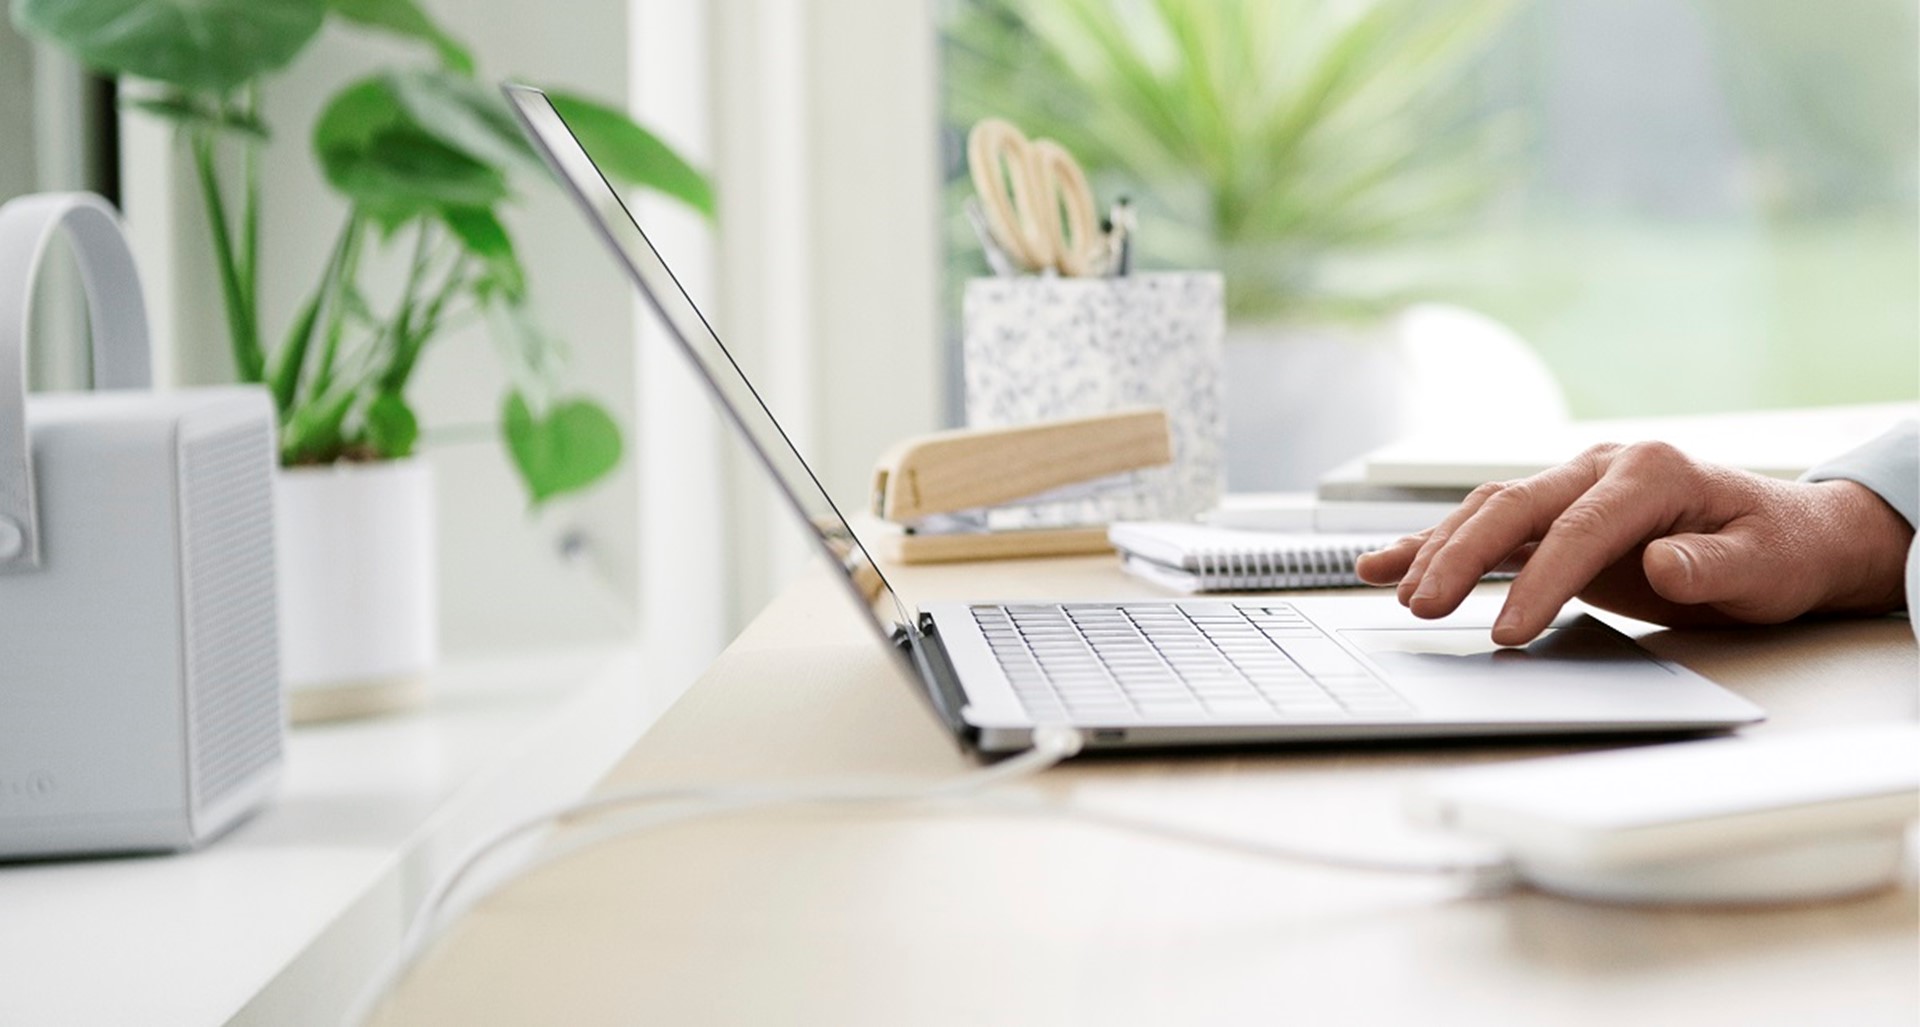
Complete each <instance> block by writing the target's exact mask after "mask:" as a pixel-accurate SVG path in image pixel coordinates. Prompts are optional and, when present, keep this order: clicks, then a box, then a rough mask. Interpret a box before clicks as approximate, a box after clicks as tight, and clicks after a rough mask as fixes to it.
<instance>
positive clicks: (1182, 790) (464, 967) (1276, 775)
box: [378, 558, 1920, 1027]
mask: <svg viewBox="0 0 1920 1027" xmlns="http://www.w3.org/2000/svg"><path fill="white" fill-rule="evenodd" d="M898 583H899V584H900V585H901V587H902V588H903V589H904V590H905V591H907V593H908V594H910V595H911V596H913V597H914V598H915V599H917V600H920V601H925V600H928V599H936V598H942V599H975V598H1002V599H1013V598H1021V597H1031V598H1045V597H1052V598H1059V597H1088V598H1097V597H1108V598H1117V597H1122V596H1134V595H1139V594H1142V593H1144V592H1148V591H1150V589H1148V587H1147V586H1145V585H1143V584H1141V583H1139V582H1137V581H1134V580H1132V579H1129V578H1126V577H1124V576H1123V575H1122V574H1120V572H1119V571H1118V570H1117V569H1116V568H1115V567H1114V564H1113V561H1112V560H1111V559H1110V558H1090V559H1077V560H1055V561H1033V562H1027V563H1022V564H1009V565H998V566H993V565H976V566H971V567H966V566H952V567H926V568H914V569H911V571H910V572H902V573H900V575H899V578H898ZM832 584H833V583H832V582H830V581H828V580H827V579H825V578H824V577H814V578H811V579H809V580H807V581H805V582H803V583H801V584H800V585H798V586H796V587H795V588H793V589H791V590H790V591H789V592H788V593H787V594H785V595H784V596H783V597H782V598H781V599H779V600H778V601H777V602H776V603H775V604H774V605H773V606H772V607H770V608H769V609H768V610H767V611H766V612H765V613H764V614H763V615H762V616H761V617H760V618H759V619H758V620H756V621H755V622H754V623H753V625H752V626H751V627H750V628H749V629H748V630H747V631H746V632H745V633H744V634H743V635H742V636H741V637H740V638H739V639H738V640H737V641H736V642H735V643H734V644H733V645H732V646H731V647H729V648H728V649H727V651H726V652H725V653H724V654H723V655H722V656H721V657H720V658H719V659H718V660H717V661H716V662H715V663H714V665H713V667H712V668H711V669H710V670H709V672H708V674H707V675H706V677H705V678H704V679H703V680H702V681H701V682H699V683H697V684H696V685H695V686H694V687H693V689H692V690H691V691H689V692H688V694H687V695H686V696H685V697H684V698H683V699H682V700H681V701H680V703H679V704H678V705H677V706H676V707H675V708H674V709H673V710H671V711H669V712H668V714H667V715H666V716H665V717H663V718H662V719H661V721H660V723H659V724H658V725H657V726H656V727H655V728H654V729H653V730H652V731H651V732H650V733H649V734H648V736H647V737H646V738H644V739H643V740H642V741H641V742H640V744H639V745H637V746H636V747H635V748H634V750H633V751H632V753H631V754H630V755H629V756H628V757H627V758H626V760H625V761H623V762H622V763H621V764H620V766H619V768H618V769H617V770H616V771H615V772H614V773H613V774H612V775H610V776H609V777H608V778H607V781H606V782H605V786H607V787H613V786H632V785H637V784H641V783H649V782H667V781H718V780H769V779H778V780H786V781H793V780H796V779H801V778H807V777H818V776H833V777H844V776H847V775H855V774H857V775H886V774H892V775H911V776H923V777H938V776H943V775H950V774H954V773H957V772H960V771H961V770H963V769H964V768H966V767H967V766H968V765H969V764H968V761H967V760H966V759H965V758H963V757H962V756H961V755H960V754H959V753H957V752H956V751H955V749H954V747H953V745H952V744H951V742H950V741H949V740H948V739H947V737H946V736H945V734H944V733H943V732H942V731H941V730H940V729H939V728H937V727H936V726H935V724H934V723H933V721H932V720H931V719H930V717H929V716H928V715H927V714H926V712H925V711H924V710H923V709H922V708H921V706H920V702H919V699H918V698H917V697H916V696H915V695H914V694H913V693H912V692H911V691H910V690H909V688H908V687H907V686H906V685H905V684H904V683H902V682H901V681H900V680H899V679H898V678H897V677H896V676H895V672H894V670H893V666H892V664H891V663H890V662H889V661H888V659H887V657H886V656H885V655H884V654H883V653H882V652H881V651H880V650H879V648H878V647H877V646H875V645H874V643H873V641H872V640H871V637H870V636H868V635H866V634H864V632H865V631H866V630H867V629H866V628H865V627H864V626H862V625H861V624H859V623H858V622H857V621H856V620H855V619H854V618H853V616H852V615H851V613H850V611H849V610H848V609H846V607H845V600H844V599H843V598H842V597H841V596H840V595H839V594H837V593H836V592H835V591H834V588H833V587H832ZM1641 629H1642V630H1645V628H1644V626H1641ZM1647 641H1648V643H1649V644H1650V645H1651V646H1652V647H1653V648H1654V649H1655V650H1656V651H1658V652H1660V653H1661V654H1663V655H1665V656H1668V657H1671V658H1674V659H1676V660H1679V661H1680V662H1682V663H1685V664H1688V665H1690V666H1692V667H1694V668H1695V669H1697V670H1699V671H1701V672H1702V673H1705V674H1707V675H1708V676H1709V677H1712V678H1714V679H1716V680H1719V681H1721V682H1723V683H1726V684H1727V685H1729V686H1730V687H1732V688H1733V689H1735V690H1736V691H1738V692H1741V693H1742V694H1744V695H1746V696H1748V697H1749V698H1751V699H1753V700H1755V701H1757V702H1759V703H1760V704H1761V705H1763V706H1765V707H1767V708H1768V709H1769V710H1770V711H1771V713H1772V715H1773V719H1772V720H1771V721H1770V722H1769V723H1767V724H1766V725H1763V726H1761V727H1760V728H1758V729H1757V730H1760V731H1792V730H1796V729H1801V728H1805V727H1809V726H1813V725H1817V724H1834V723H1845V722H1862V721H1873V720H1882V719H1887V718H1913V717H1914V716H1915V715H1916V687H1915V685H1916V663H1915V649H1914V644H1913V640H1912V637H1911V636H1910V635H1909V634H1908V631H1907V628H1906V625H1905V624H1904V622H1902V621H1898V620H1893V619H1883V620H1875V621H1856V622H1836V623H1826V624H1804V625H1792V626H1787V627H1783V628H1776V629H1766V630H1753V631H1742V632H1684V633H1683V632H1664V633H1657V634H1654V635H1651V636H1649V637H1648V639H1647ZM1556 748H1559V747H1556V746H1548V745H1534V746H1521V745H1515V744H1512V743H1485V744H1473V745H1427V746H1417V747H1398V748H1366V747H1354V746H1349V747H1339V748H1326V749H1317V750H1294V751H1283V750H1267V751H1243V752H1236V753H1230V754H1218V755H1185V756H1180V757H1159V758H1146V759H1105V760H1083V761H1076V762H1074V763H1071V764H1068V765H1066V766H1063V767H1060V768H1057V769H1056V770H1054V771H1050V772H1048V773H1047V774H1046V775H1045V776H1044V777H1042V778H1040V779H1039V780H1038V781H1037V782H1036V783H1035V787H1039V788H1044V789H1046V790H1048V791H1050V792H1053V793H1056V794H1061V795H1071V796H1072V797H1073V798H1074V799H1075V800H1076V801H1079V802H1086V803H1100V804H1107V805H1112V806H1115V807H1120V808H1124V809H1128V810H1135V811H1141V812H1145V813H1149V814H1151V815H1153V816H1156V817H1164V818H1168V819H1176V820H1180V821H1185V822H1190V823H1193V824H1199V825H1206V826H1208V827H1211V828H1215V829H1219V830H1229V831H1245V832H1249V833H1253V834H1259V835H1264V836H1268V837H1271V838H1274V839H1313V840H1316V841H1321V842H1324V843H1326V844H1328V845H1331V846H1338V847H1341V848H1346V847H1351V848H1355V849H1360V850H1379V849H1386V850H1389V851H1391V850H1393V849H1395V848H1397V847H1401V846H1407V845H1413V844H1418V843H1419V841H1420V839H1419V837H1418V836H1417V834H1416V833H1415V832H1413V831H1412V829H1410V828H1409V827H1408V826H1407V824H1406V823H1405V821H1404V819H1403V817H1402V815H1401V812H1400V795H1401V791H1402V789H1403V788H1404V787H1405V785H1406V784H1407V783H1408V781H1409V780H1411V779H1412V778H1413V777H1414V776H1415V775H1417V774H1419V773H1421V772H1424V771H1427V770H1429V769H1431V768H1434V767H1440V766H1452V765H1460V764H1467V763H1477V762H1484V761H1489V760H1497V759H1510V758H1514V757H1517V756H1524V755H1535V754H1541V753H1545V752H1551V751H1555V750H1556ZM1917 913H1920V911H1917V910H1916V905H1915V894H1914V892H1913V891H1912V890H1911V888H1910V887H1909V888H1903V889H1900V890H1896V891H1892V892H1887V893H1882V894H1879V895H1876V896H1873V897H1870V898H1866V899H1862V900H1858V901H1853V902H1847V903H1840V904H1834V905H1816V906H1808V907H1804V908H1784V909H1748V910H1731V911H1728V910H1697V909H1658V910H1636V909H1626V908H1609V907H1604V906H1592V905H1583V904H1578V903H1573V902H1567V901H1563V900H1559V899H1555V898H1550V897H1546V896H1542V895H1536V894H1530V893H1521V894H1516V895H1512V896H1509V897H1504V898H1497V899H1483V900H1471V899H1464V898H1461V897H1459V896H1458V895H1457V894H1456V893H1455V891H1454V890H1453V889H1452V887H1451V886H1449V885H1447V884H1444V883H1440V882H1436V881H1430V880H1424V879H1402V878H1383V877H1373V876H1365V875H1359V874H1350V873H1340V872H1333V871H1327V870H1322V869H1315V868H1310V867H1301V866H1291V865H1283V864H1274V863H1269V862H1263V861H1256V860H1253V859H1250V858H1244V857H1236V856H1231V855H1224V854H1220V853H1216V852H1211V851H1204V850H1194V849H1189V848H1184V847H1180V846H1177V845H1173V844H1170V843H1163V842H1158V841H1149V840H1141V839H1137V838H1134V837H1130V836H1120V835H1113V834H1107V833H1103V832H1101V831H1099V830H1097V829H1092V828H1087V827H1082V826H1078V825H1074V824H1064V823H1058V822H1044V821H1034V820H1017V821H1013V820H993V819H986V818H975V817H961V816H946V817H935V816H920V817H901V816H864V815H856V814H848V813H844V812H843V813H833V814H830V813H823V812H812V813H784V814H770V815H765V816H760V817H756V818H752V819H741V820H731V821H721V822H711V823H704V824H699V825H693V826H686V827H682V828H676V829H674V830H670V831H663V832H659V833H657V834H653V835H648V836H646V837H643V838H638V839H631V840H626V841H622V842H618V843H614V844H610V845H607V846H604V847H602V848H599V849H596V850H593V851H591V852H588V853H585V854H582V855H579V856H576V857H574V858H572V859H570V860H568V861H566V862H563V863H560V864H556V865H554V866H552V867H549V868H547V869H545V870H543V871H541V872H539V873H537V874H535V875H533V876H531V877H528V878H525V879H523V880H521V881H519V882H517V883H515V884H514V885H512V886H510V887H508V888H507V889H505V890H503V891H502V892H500V893H499V894H497V895H495V896H493V897H492V898H491V899H489V900H487V901H486V902H484V903H482V904H481V905H480V906H479V907H477V909H476V910H475V911H474V912H473V913H472V914H470V915H469V916H467V917H466V918H465V919H463V920H462V921H460V922H459V923H457V924H456V925H454V927H453V928H452V930H451V931H450V932H449V933H448V934H447V936H446V937H445V938H444V939H443V941H442V943H441V944H440V945H439V946H438V947H437V948H435V949H434V950H432V951H431V952H430V953H429V954H428V955H427V957H426V958H425V959H424V960H423V961H422V963H421V964H420V965H419V967H418V968H417V969H416V971H415V973H414V974H413V975H412V976H411V977H410V978H409V979H408V980H406V981H405V982H403V983H402V985H401V986H400V987H399V988H398V989H397V991H396V992H395V993H394V995H393V996H392V998H391V1000H390V1001H389V1002H388V1003H387V1005H386V1006H385V1007H384V1008H383V1009H382V1011H381V1015H380V1016H379V1017H378V1022H380V1023H382V1024H387V1025H392V1024H493V1023H501V1024H506V1023H512V1024H522V1023H565V1024H616V1023H619V1024H631V1023H701V1024H835V1025H846V1024H888V1025H893V1024H909V1023H910V1024H979V1023H1043V1024H1070V1023H1103V1024H1105V1023H1312V1024H1328V1023H1333V1024H1344V1023H1351V1024H1400V1023H1409V1024H1412V1023H1418V1024H1431V1023H1459V1024H1473V1025H1483V1024H1490V1023H1491V1024H1509V1023H1512V1024H1519V1023H1528V1024H1532V1023H1541V1024H1546V1023H1551V1024H1555V1025H1565V1024H1595V1025H1601V1024H1605V1025H1609V1027H1612V1025H1620V1024H1668V1023H1687V1024H1729V1025H1733V1024H1738V1025H1742V1027H1748V1025H1754V1024H1794V1025H1804V1024H1815V1023H1819V1024H1848V1025H1858V1027H1872V1025H1878V1024H1900V1025H1908V1027H1910V1025H1912V1024H1913V1023H1914V1022H1915V1021H1916V1019H1917V1018H1920V915H1917Z"/></svg>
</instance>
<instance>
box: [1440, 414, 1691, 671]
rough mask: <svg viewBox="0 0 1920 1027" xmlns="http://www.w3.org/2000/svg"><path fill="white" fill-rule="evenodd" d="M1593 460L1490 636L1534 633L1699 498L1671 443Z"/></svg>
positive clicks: (1503, 640)
mask: <svg viewBox="0 0 1920 1027" xmlns="http://www.w3.org/2000/svg"><path fill="white" fill-rule="evenodd" d="M1597 465H1598V466H1601V467H1602V468H1603V470H1602V473H1601V475H1600V477H1599V480H1598V481H1596V482H1595V483H1594V485H1593V487H1592V488H1590V489H1587V490H1586V491H1585V492H1583V493H1582V494H1580V495H1579V496H1578V497H1577V498H1575V499H1574V500H1572V501H1571V502H1570V503H1567V504H1566V505H1565V507H1564V509H1563V510H1561V512H1560V513H1559V514H1558V515H1557V516H1554V517H1553V518H1552V519H1551V522H1550V523H1549V525H1548V526H1547V528H1546V530H1545V533H1544V534H1543V535H1542V537H1541V539H1540V544H1539V546H1538V547H1537V548H1536V549H1535V550H1534V553H1533V555H1532V557H1531V558H1529V559H1528V561H1527V566H1526V567H1525V568H1524V569H1522V570H1521V572H1520V574H1519V576H1518V577H1516V578H1514V581H1513V586H1512V587H1511V588H1510V589H1508V591H1507V600H1506V604H1505V605H1504V606H1503V607H1502V608H1501V611H1500V616H1499V617H1498V618H1497V619H1496V620H1495V621H1494V626H1493V640H1494V641H1495V642H1497V643H1499V644H1501V645H1523V644H1525V643H1526V642H1528V641H1530V640H1531V639H1533V638H1534V637H1535V636H1537V635H1539V634H1540V632H1541V631H1543V630H1545V629H1546V626H1547V625H1548V624H1549V623H1550V622H1552V620H1553V618H1554V616H1555V615H1556V614H1558V613H1559V612H1560V608H1561V607H1562V606H1565V605H1566V603H1567V601H1568V600H1570V599H1572V598H1573V597H1574V596H1576V595H1579V594H1580V592H1581V591H1582V590H1584V589H1585V588H1586V587H1587V586H1588V585H1589V584H1590V583H1592V582H1593V580H1594V579H1595V578H1596V577H1598V576H1599V575H1600V573H1601V572H1602V571H1604V570H1606V569H1607V568H1608V567H1610V566H1612V565H1613V564H1615V563H1617V562H1619V561H1620V560H1621V559H1622V558H1623V557H1625V556H1627V555H1628V554H1630V553H1632V552H1633V551H1634V550H1635V549H1636V548H1638V547H1640V546H1641V545H1643V544H1645V543H1646V542H1647V540H1648V539H1650V538H1656V537H1658V536H1660V535H1663V534H1665V533H1666V531H1667V530H1669V529H1670V528H1671V526H1672V525H1673V524H1674V523H1675V522H1676V521H1677V520H1679V518H1680V515H1681V512H1682V511H1683V510H1685V509H1687V508H1688V507H1689V506H1690V505H1692V504H1693V503H1695V502H1697V500H1698V496H1696V495H1694V494H1693V493H1694V492H1695V491H1696V490H1695V489H1694V487H1693V486H1694V479H1695V477H1696V476H1695V475H1694V474H1693V473H1692V469H1693V465H1692V463H1691V461H1689V460H1687V458H1686V457H1685V456H1684V455H1682V454H1680V453H1679V451H1678V450H1675V449H1673V448H1672V447H1670V446H1665V445H1660V444H1652V443H1643V444H1640V445H1636V446H1633V447H1631V448H1629V449H1624V450H1619V451H1617V452H1613V453H1609V454H1604V455H1602V456H1601V457H1600V459H1599V460H1598V461H1597ZM1666 558H1667V556H1666V554H1662V555H1660V556H1656V557H1655V559H1656V561H1659V560H1664V559H1666ZM1415 612H1419V611H1415Z"/></svg>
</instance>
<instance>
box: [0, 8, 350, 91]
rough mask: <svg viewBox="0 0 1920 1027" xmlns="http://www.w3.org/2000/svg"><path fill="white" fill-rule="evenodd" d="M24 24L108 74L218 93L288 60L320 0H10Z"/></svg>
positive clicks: (319, 13)
mask: <svg viewBox="0 0 1920 1027" xmlns="http://www.w3.org/2000/svg"><path fill="white" fill-rule="evenodd" d="M13 15H14V21H15V23H16V24H18V25H19V26H20V27H21V28H22V29H24V30H25V31H27V32H31V33H33V34H35V35H39V36H42V37H44V38H46V39H49V40H52V41H53V42H55V43H58V44H60V45H61V46H63V47H65V48H66V49H68V50H70V51H71V52H72V53H73V55H74V56H75V57H78V58H79V59H80V61H81V63H83V64H86V65H88V66H89V67H92V68H94V69H95V70H98V71H101V72H104V73H106V74H110V75H133V76H136V77H139V78H146V79H152V80H154V81H156V82H165V83H167V84H169V85H174V86H178V87H180V88H182V89H187V90H193V91H201V92H209V93H216V94H224V93H228V92H231V91H232V90H233V89H235V88H236V87H238V86H240V85H242V84H243V83H246V82H248V81H250V80H252V79H254V78H256V77H258V76H260V75H262V74H264V73H266V72H269V71H273V70H275V69H278V68H282V67H285V66H286V64H287V63H288V62H289V61H291V60H293V58H294V55H296V54H298V53H299V52H300V51H301V49H302V48H304V47H305V46H306V45H307V42H308V41H309V40H311V39H312V38H313V35H314V33H316V32H318V31H319V30H320V23H321V22H322V20H324V18H325V17H326V2H325V0H15V2H14V7H13Z"/></svg>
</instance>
